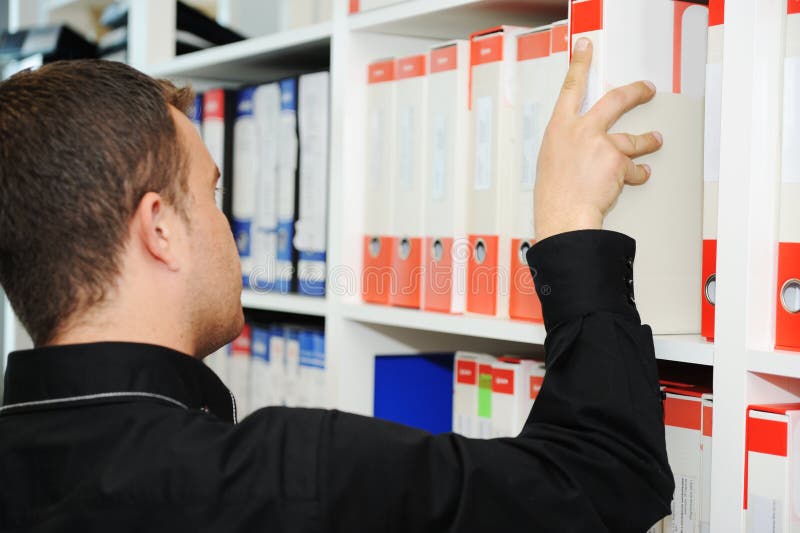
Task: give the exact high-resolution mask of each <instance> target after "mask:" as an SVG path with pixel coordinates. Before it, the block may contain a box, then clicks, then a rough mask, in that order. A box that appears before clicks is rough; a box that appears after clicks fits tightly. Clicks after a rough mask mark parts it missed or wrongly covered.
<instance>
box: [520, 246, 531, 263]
mask: <svg viewBox="0 0 800 533" xmlns="http://www.w3.org/2000/svg"><path fill="white" fill-rule="evenodd" d="M530 249H531V243H530V241H522V242H521V243H520V245H519V262H520V263H522V264H523V265H527V264H528V250H530Z"/></svg>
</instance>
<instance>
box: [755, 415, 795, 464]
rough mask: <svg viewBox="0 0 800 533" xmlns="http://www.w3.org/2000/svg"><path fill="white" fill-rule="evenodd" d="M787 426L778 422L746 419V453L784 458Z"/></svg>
mask: <svg viewBox="0 0 800 533" xmlns="http://www.w3.org/2000/svg"><path fill="white" fill-rule="evenodd" d="M787 433H788V424H787V423H786V422H781V421H778V420H764V419H763V418H753V416H752V415H751V416H750V417H749V418H748V419H747V451H748V452H756V453H765V454H768V455H779V456H781V457H786V452H787V442H788V441H787V439H788V435H787Z"/></svg>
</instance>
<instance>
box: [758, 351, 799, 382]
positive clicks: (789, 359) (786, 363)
mask: <svg viewBox="0 0 800 533" xmlns="http://www.w3.org/2000/svg"><path fill="white" fill-rule="evenodd" d="M747 369H748V370H750V371H751V372H760V373H763V374H772V375H775V376H783V377H789V378H797V379H800V353H798V352H790V351H785V350H775V351H760V350H750V351H749V352H748V354H747Z"/></svg>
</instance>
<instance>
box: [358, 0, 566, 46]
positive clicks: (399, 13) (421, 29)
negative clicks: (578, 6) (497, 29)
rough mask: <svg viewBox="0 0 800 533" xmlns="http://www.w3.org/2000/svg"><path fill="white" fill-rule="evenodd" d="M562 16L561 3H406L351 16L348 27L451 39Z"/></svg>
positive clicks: (463, 0)
mask: <svg viewBox="0 0 800 533" xmlns="http://www.w3.org/2000/svg"><path fill="white" fill-rule="evenodd" d="M566 16H567V2H565V1H564V0H512V1H507V0H506V1H500V0H408V1H405V2H398V3H395V4H391V5H388V6H386V7H381V8H376V9H372V10H368V11H363V12H359V13H354V14H351V15H350V16H349V17H348V25H349V27H350V30H352V31H370V32H377V33H389V34H395V35H405V36H412V37H428V38H435V39H452V38H464V37H468V36H469V35H470V33H472V32H473V31H475V29H476V28H488V27H491V26H495V25H500V24H508V23H509V21H510V20H513V21H514V23H515V24H520V25H530V26H537V25H540V24H544V23H547V22H550V21H552V20H555V19H557V18H566Z"/></svg>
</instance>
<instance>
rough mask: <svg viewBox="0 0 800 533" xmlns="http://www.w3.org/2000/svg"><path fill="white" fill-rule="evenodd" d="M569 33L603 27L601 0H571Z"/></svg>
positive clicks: (574, 33) (575, 33) (584, 31)
mask: <svg viewBox="0 0 800 533" xmlns="http://www.w3.org/2000/svg"><path fill="white" fill-rule="evenodd" d="M570 26H571V30H570V33H571V34H572V35H577V34H579V33H586V32H587V31H596V30H602V29H603V0H572V13H571V14H570Z"/></svg>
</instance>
